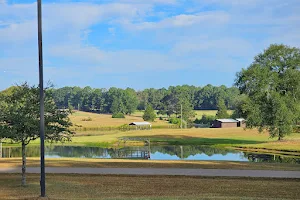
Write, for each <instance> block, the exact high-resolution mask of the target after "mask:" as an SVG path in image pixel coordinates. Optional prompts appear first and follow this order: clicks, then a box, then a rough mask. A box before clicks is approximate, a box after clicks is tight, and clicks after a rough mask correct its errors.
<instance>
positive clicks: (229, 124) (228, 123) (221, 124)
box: [212, 119, 239, 128]
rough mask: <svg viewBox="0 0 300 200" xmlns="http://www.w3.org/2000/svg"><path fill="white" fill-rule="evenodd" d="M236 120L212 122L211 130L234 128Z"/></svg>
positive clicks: (236, 123) (236, 125) (236, 124)
mask: <svg viewBox="0 0 300 200" xmlns="http://www.w3.org/2000/svg"><path fill="white" fill-rule="evenodd" d="M238 122H239V121H238V120H235V119H216V120H215V121H214V122H213V125H212V128H236V127H238Z"/></svg>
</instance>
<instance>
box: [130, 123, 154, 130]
mask: <svg viewBox="0 0 300 200" xmlns="http://www.w3.org/2000/svg"><path fill="white" fill-rule="evenodd" d="M129 126H135V127H136V129H137V130H144V129H151V127H152V124H151V123H149V122H132V123H130V124H129Z"/></svg>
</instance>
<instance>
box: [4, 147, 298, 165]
mask: <svg viewBox="0 0 300 200" xmlns="http://www.w3.org/2000/svg"><path fill="white" fill-rule="evenodd" d="M0 153H1V154H0V157H1V155H2V157H21V148H20V147H10V148H8V147H4V148H2V152H1V151H0ZM26 154H27V156H28V157H39V156H40V149H39V147H38V146H31V147H27V150H26ZM45 156H46V158H64V157H67V158H71V157H74V158H134V159H151V160H180V159H183V160H226V161H248V162H279V163H295V164H300V156H298V157H297V156H294V157H288V156H280V155H268V154H258V153H249V152H242V151H237V150H230V149H225V148H213V147H210V146H151V148H150V147H149V146H145V147H124V148H119V149H117V148H98V147H74V146H47V147H46V149H45Z"/></svg>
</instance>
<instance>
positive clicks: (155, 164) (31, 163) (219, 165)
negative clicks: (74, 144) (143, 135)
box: [0, 158, 300, 171]
mask: <svg viewBox="0 0 300 200" xmlns="http://www.w3.org/2000/svg"><path fill="white" fill-rule="evenodd" d="M26 162H27V164H26V165H27V167H39V166H40V158H27V161H26ZM21 165H22V159H21V158H2V159H0V169H1V168H6V167H9V168H15V167H21ZM46 166H47V167H68V168H71V167H91V168H187V169H199V168H201V169H247V170H284V171H300V166H299V165H295V164H290V163H268V162H261V163H258V162H238V161H196V160H195V161H194V160H193V161H191V160H135V159H93V158H46Z"/></svg>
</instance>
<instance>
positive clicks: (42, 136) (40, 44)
mask: <svg viewBox="0 0 300 200" xmlns="http://www.w3.org/2000/svg"><path fill="white" fill-rule="evenodd" d="M37 12H38V15H37V17H38V49H39V82H40V84H39V86H40V139H41V146H40V147H41V180H40V186H41V197H46V183H45V178H46V176H45V118H44V73H43V38H42V0H37Z"/></svg>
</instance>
